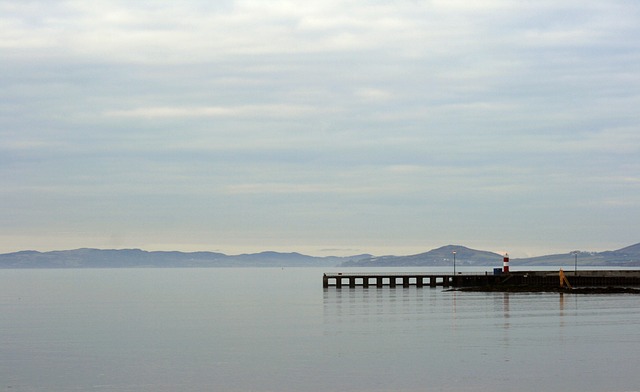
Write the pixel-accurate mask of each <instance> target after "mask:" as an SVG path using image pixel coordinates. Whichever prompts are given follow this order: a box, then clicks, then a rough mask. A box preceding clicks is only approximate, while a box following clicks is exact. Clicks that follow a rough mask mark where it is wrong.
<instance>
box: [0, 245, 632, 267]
mask: <svg viewBox="0 0 640 392" xmlns="http://www.w3.org/2000/svg"><path fill="white" fill-rule="evenodd" d="M453 252H456V253H455V257H456V265H459V266H494V267H499V266H502V258H503V255H500V254H498V253H493V252H488V251H483V250H475V249H470V248H467V247H465V246H462V245H447V246H443V247H440V248H437V249H433V250H430V251H428V252H425V253H420V254H416V255H409V256H373V255H369V254H361V255H354V256H348V257H338V256H326V257H316V256H308V255H304V254H301V253H296V252H293V253H281V252H269V251H267V252H260V253H252V254H241V255H226V254H224V253H217V252H177V251H175V252H161V251H154V252H149V251H145V250H141V249H88V248H83V249H74V250H62V251H51V252H38V251H20V252H14V253H5V254H0V268H125V267H129V268H132V267H135V268H142V267H155V268H158V267H166V268H177V267H411V266H415V267H420V266H423V267H424V266H427V267H428V266H450V265H451V264H452V263H453ZM576 255H577V259H576ZM576 261H577V263H578V264H579V265H580V266H582V267H585V266H610V267H637V266H640V243H638V244H635V245H631V246H628V247H625V248H622V249H618V250H614V251H605V252H585V251H576V252H569V253H563V254H554V255H547V256H539V257H531V258H518V259H511V261H510V263H511V266H513V267H518V266H557V265H573V264H574V263H575V262H576Z"/></svg>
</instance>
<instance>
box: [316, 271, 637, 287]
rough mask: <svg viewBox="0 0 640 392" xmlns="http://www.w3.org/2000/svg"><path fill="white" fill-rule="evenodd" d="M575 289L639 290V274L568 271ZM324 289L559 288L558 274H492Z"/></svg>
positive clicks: (344, 282) (346, 277)
mask: <svg viewBox="0 0 640 392" xmlns="http://www.w3.org/2000/svg"><path fill="white" fill-rule="evenodd" d="M564 275H565V277H566V278H567V280H568V281H569V282H570V284H571V286H572V287H576V288H577V287H640V270H601V271H598V270H589V271H587V270H585V271H565V272H564ZM322 285H323V287H324V288H328V287H336V288H341V287H358V286H360V287H385V286H386V287H396V286H402V287H408V286H417V287H424V286H427V287H436V286H443V287H455V288H458V287H502V286H504V287H508V286H512V287H514V286H528V287H538V288H541V287H559V286H560V279H559V271H517V272H507V273H504V272H502V271H496V272H495V273H494V274H490V273H486V272H485V273H475V274H474V273H471V274H470V273H459V274H447V273H410V272H402V273H393V272H388V273H387V272H384V273H382V272H375V273H374V272H372V273H366V272H343V273H325V274H323V277H322Z"/></svg>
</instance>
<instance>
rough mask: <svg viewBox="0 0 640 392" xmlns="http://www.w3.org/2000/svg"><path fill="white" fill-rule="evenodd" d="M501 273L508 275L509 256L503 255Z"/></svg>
mask: <svg viewBox="0 0 640 392" xmlns="http://www.w3.org/2000/svg"><path fill="white" fill-rule="evenodd" d="M502 272H503V273H505V274H508V273H509V254H508V253H505V254H504V259H502Z"/></svg>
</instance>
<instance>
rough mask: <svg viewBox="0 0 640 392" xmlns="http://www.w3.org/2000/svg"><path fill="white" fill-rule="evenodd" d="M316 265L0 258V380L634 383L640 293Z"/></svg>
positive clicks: (240, 387)
mask: <svg viewBox="0 0 640 392" xmlns="http://www.w3.org/2000/svg"><path fill="white" fill-rule="evenodd" d="M396 270H397V269H396ZM413 270H416V269H413ZM322 272H324V270H318V269H110V270H109V269H101V270H87V269H76V270H74V269H69V270H0V391H492V392H495V391H515V390H517V391H565V392H567V391H637V390H640V371H638V359H639V358H640V350H639V349H640V296H632V295H598V296H585V295H566V294H565V295H560V294H503V293H456V292H445V291H443V290H442V288H422V289H418V288H415V287H411V288H402V287H398V288H394V289H391V288H381V289H377V288H369V289H364V288H355V289H349V288H342V289H335V288H329V289H323V288H322Z"/></svg>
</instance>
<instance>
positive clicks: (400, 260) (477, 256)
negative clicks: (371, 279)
mask: <svg viewBox="0 0 640 392" xmlns="http://www.w3.org/2000/svg"><path fill="white" fill-rule="evenodd" d="M453 252H456V265H459V266H474V265H502V257H503V256H502V255H499V254H497V253H493V252H487V251H483V250H475V249H470V248H467V247H464V246H461V245H447V246H443V247H441V248H437V249H433V250H430V251H428V252H425V253H420V254H417V255H411V256H381V257H375V256H371V257H368V258H362V259H359V260H348V261H345V262H344V263H342V266H343V267H412V266H434V267H437V266H450V265H452V264H453Z"/></svg>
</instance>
